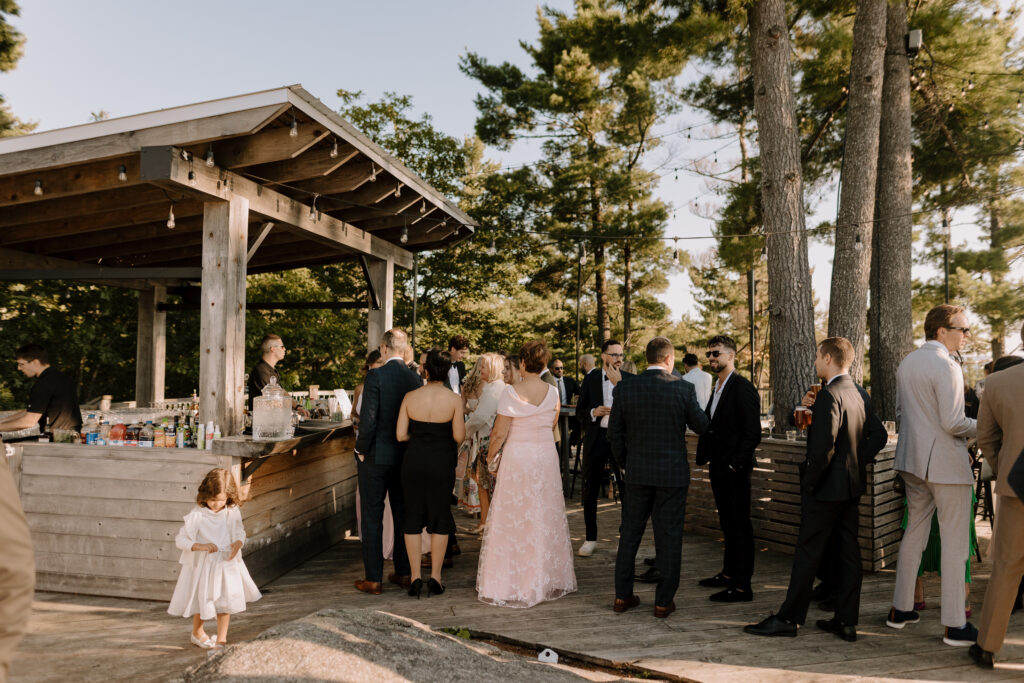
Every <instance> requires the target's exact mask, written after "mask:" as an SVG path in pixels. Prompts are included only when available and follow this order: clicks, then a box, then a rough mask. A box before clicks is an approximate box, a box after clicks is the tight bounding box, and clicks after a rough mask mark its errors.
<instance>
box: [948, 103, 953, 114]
mask: <svg viewBox="0 0 1024 683" xmlns="http://www.w3.org/2000/svg"><path fill="white" fill-rule="evenodd" d="M947 111H948V112H949V113H950V114H952V113H953V103H952V102H950V103H949V109H948V110H947Z"/></svg>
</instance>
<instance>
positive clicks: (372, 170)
mask: <svg viewBox="0 0 1024 683" xmlns="http://www.w3.org/2000/svg"><path fill="white" fill-rule="evenodd" d="M370 182H371V183H375V182H377V164H375V163H373V162H372V161H371V162H370Z"/></svg>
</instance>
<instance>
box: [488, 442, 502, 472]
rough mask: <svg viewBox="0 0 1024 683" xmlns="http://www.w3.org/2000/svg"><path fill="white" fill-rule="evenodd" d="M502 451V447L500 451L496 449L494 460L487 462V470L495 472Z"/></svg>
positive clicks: (499, 463)
mask: <svg viewBox="0 0 1024 683" xmlns="http://www.w3.org/2000/svg"><path fill="white" fill-rule="evenodd" d="M504 451H505V449H504V448H502V449H501V450H500V451H498V454H497V455H496V456H494V460H491V461H490V462H489V463H487V471H488V472H490V473H491V474H497V472H498V467H499V466H500V465H501V454H502V453H503V452H504Z"/></svg>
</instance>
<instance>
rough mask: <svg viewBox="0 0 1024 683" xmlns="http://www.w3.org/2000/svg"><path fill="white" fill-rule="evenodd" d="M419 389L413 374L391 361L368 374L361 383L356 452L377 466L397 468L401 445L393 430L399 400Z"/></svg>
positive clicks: (398, 363)
mask: <svg viewBox="0 0 1024 683" xmlns="http://www.w3.org/2000/svg"><path fill="white" fill-rule="evenodd" d="M422 386H423V381H422V380H421V379H420V378H419V375H417V374H416V373H415V372H413V371H412V370H410V369H409V368H408V367H406V365H405V363H403V362H402V361H401V359H399V360H391V361H388V362H387V363H384V365H382V366H381V367H379V368H376V369H374V370H370V372H368V373H367V375H366V380H365V381H364V382H363V407H362V410H361V411H360V413H359V436H358V437H356V452H358V453H362V454H363V455H365V456H366V458H367V459H368V460H369V461H371V462H373V463H375V464H377V465H399V464H401V462H402V453H403V452H404V451H405V444H402V443H399V441H398V438H397V435H396V434H395V430H396V428H397V425H398V411H399V409H400V408H401V407H402V399H404V398H405V395H406V394H408V393H409V392H410V391H412V390H414V389H419V388H420V387H422Z"/></svg>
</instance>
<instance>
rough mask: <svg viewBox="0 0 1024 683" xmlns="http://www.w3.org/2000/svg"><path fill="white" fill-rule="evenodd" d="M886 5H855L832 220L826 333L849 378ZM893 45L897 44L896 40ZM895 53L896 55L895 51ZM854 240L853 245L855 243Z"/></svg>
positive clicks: (864, 285)
mask: <svg viewBox="0 0 1024 683" xmlns="http://www.w3.org/2000/svg"><path fill="white" fill-rule="evenodd" d="M887 5H888V3H887V0H857V17H856V19H855V20H854V23H853V56H852V59H851V64H850V102H849V105H848V111H847V115H846V143H845V146H844V147H845V149H844V151H843V170H842V174H841V177H842V186H841V187H840V188H839V216H838V218H837V221H836V246H835V257H834V259H833V261H832V293H831V295H830V297H829V315H828V334H829V336H830V337H846V338H847V339H849V340H850V341H851V342H852V343H853V348H854V352H855V353H854V355H853V366H852V367H851V368H850V374H851V375H853V378H854V379H855V380H857V381H860V380H861V376H862V375H863V373H864V368H863V365H864V364H863V357H864V333H865V330H866V329H867V300H868V281H869V278H870V269H871V249H869V248H868V246H869V245H870V244H871V243H872V241H871V240H872V238H871V234H872V228H873V221H874V218H875V191H876V180H877V171H878V136H879V128H878V127H879V121H880V119H881V115H882V80H883V77H884V68H883V67H884V64H885V29H886V7H887ZM897 45H898V46H902V45H903V41H902V39H901V40H900V42H899V43H897ZM899 49H901V50H902V48H901V47H900V48H899ZM858 241H859V244H858Z"/></svg>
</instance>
